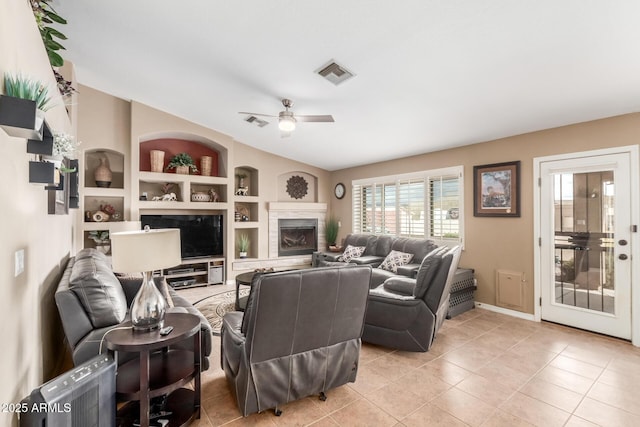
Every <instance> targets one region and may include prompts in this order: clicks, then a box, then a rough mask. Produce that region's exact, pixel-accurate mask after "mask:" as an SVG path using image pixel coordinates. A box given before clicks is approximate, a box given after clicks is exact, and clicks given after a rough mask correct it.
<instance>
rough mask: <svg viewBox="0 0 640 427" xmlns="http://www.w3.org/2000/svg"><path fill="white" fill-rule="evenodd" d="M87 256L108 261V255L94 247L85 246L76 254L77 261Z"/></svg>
mask: <svg viewBox="0 0 640 427" xmlns="http://www.w3.org/2000/svg"><path fill="white" fill-rule="evenodd" d="M85 258H94V259H96V260H98V261H102V262H108V259H107V256H106V255H105V254H103V253H102V252H100V251H98V250H97V249H94V248H84V249H81V250H80V251H79V252H78V253H77V254H76V261H78V260H81V259H85Z"/></svg>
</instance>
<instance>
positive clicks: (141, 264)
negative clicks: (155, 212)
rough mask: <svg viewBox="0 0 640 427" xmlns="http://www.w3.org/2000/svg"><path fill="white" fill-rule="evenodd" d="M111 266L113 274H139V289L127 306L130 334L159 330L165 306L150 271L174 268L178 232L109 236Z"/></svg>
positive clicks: (114, 234) (178, 242)
mask: <svg viewBox="0 0 640 427" xmlns="http://www.w3.org/2000/svg"><path fill="white" fill-rule="evenodd" d="M111 254H112V257H111V263H112V268H113V271H114V272H116V273H139V272H142V276H143V279H142V285H140V289H139V290H138V293H137V294H136V296H135V298H134V299H133V302H132V303H131V310H130V312H131V323H132V324H133V329H134V330H139V331H150V330H152V329H155V328H158V327H160V328H161V327H162V326H163V322H164V314H165V310H166V302H165V300H164V296H162V293H160V291H159V290H158V288H157V287H156V285H155V284H154V283H153V279H152V278H151V276H152V273H153V271H154V270H160V269H163V268H169V267H175V266H176V265H179V264H180V263H181V262H182V258H181V256H180V230H179V229H177V228H167V229H158V230H150V229H148V228H146V229H145V230H139V231H123V232H118V233H111Z"/></svg>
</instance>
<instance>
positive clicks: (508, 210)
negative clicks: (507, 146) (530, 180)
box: [473, 161, 520, 217]
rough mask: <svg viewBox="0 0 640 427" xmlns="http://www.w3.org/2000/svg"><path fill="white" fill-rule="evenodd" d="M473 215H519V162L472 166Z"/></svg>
mask: <svg viewBox="0 0 640 427" xmlns="http://www.w3.org/2000/svg"><path fill="white" fill-rule="evenodd" d="M473 215H474V216H493V217H519V216H520V162H519V161H517V162H506V163H494V164H491V165H481V166H474V167H473Z"/></svg>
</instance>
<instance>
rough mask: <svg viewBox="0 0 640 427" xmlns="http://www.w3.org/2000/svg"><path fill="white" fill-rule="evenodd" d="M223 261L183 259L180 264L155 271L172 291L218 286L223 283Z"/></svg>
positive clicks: (216, 258) (214, 259)
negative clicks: (162, 277) (163, 278)
mask: <svg viewBox="0 0 640 427" xmlns="http://www.w3.org/2000/svg"><path fill="white" fill-rule="evenodd" d="M224 267H225V259H224V258H222V257H212V258H193V259H185V260H183V261H182V264H180V265H178V266H175V267H171V268H167V269H164V270H162V271H157V272H155V273H154V275H156V276H164V277H165V279H166V280H167V283H169V285H170V286H172V287H173V288H174V289H184V288H191V287H195V286H207V285H220V284H224V282H225V276H226V275H225V268H224Z"/></svg>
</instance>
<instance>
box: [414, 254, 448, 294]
mask: <svg viewBox="0 0 640 427" xmlns="http://www.w3.org/2000/svg"><path fill="white" fill-rule="evenodd" d="M447 250H448V249H447V247H446V246H443V247H439V248H436V249H434V250H432V251H431V252H429V253H428V254H427V255H426V256H425V257H424V259H423V260H422V264H420V269H419V270H418V276H417V277H416V287H415V289H414V291H413V295H414V296H415V297H416V298H422V297H424V295H425V293H426V292H427V289H429V285H430V284H431V282H432V281H433V278H434V277H435V276H436V273H437V272H438V267H440V263H441V261H442V254H443V253H445V252H446V251H447Z"/></svg>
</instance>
